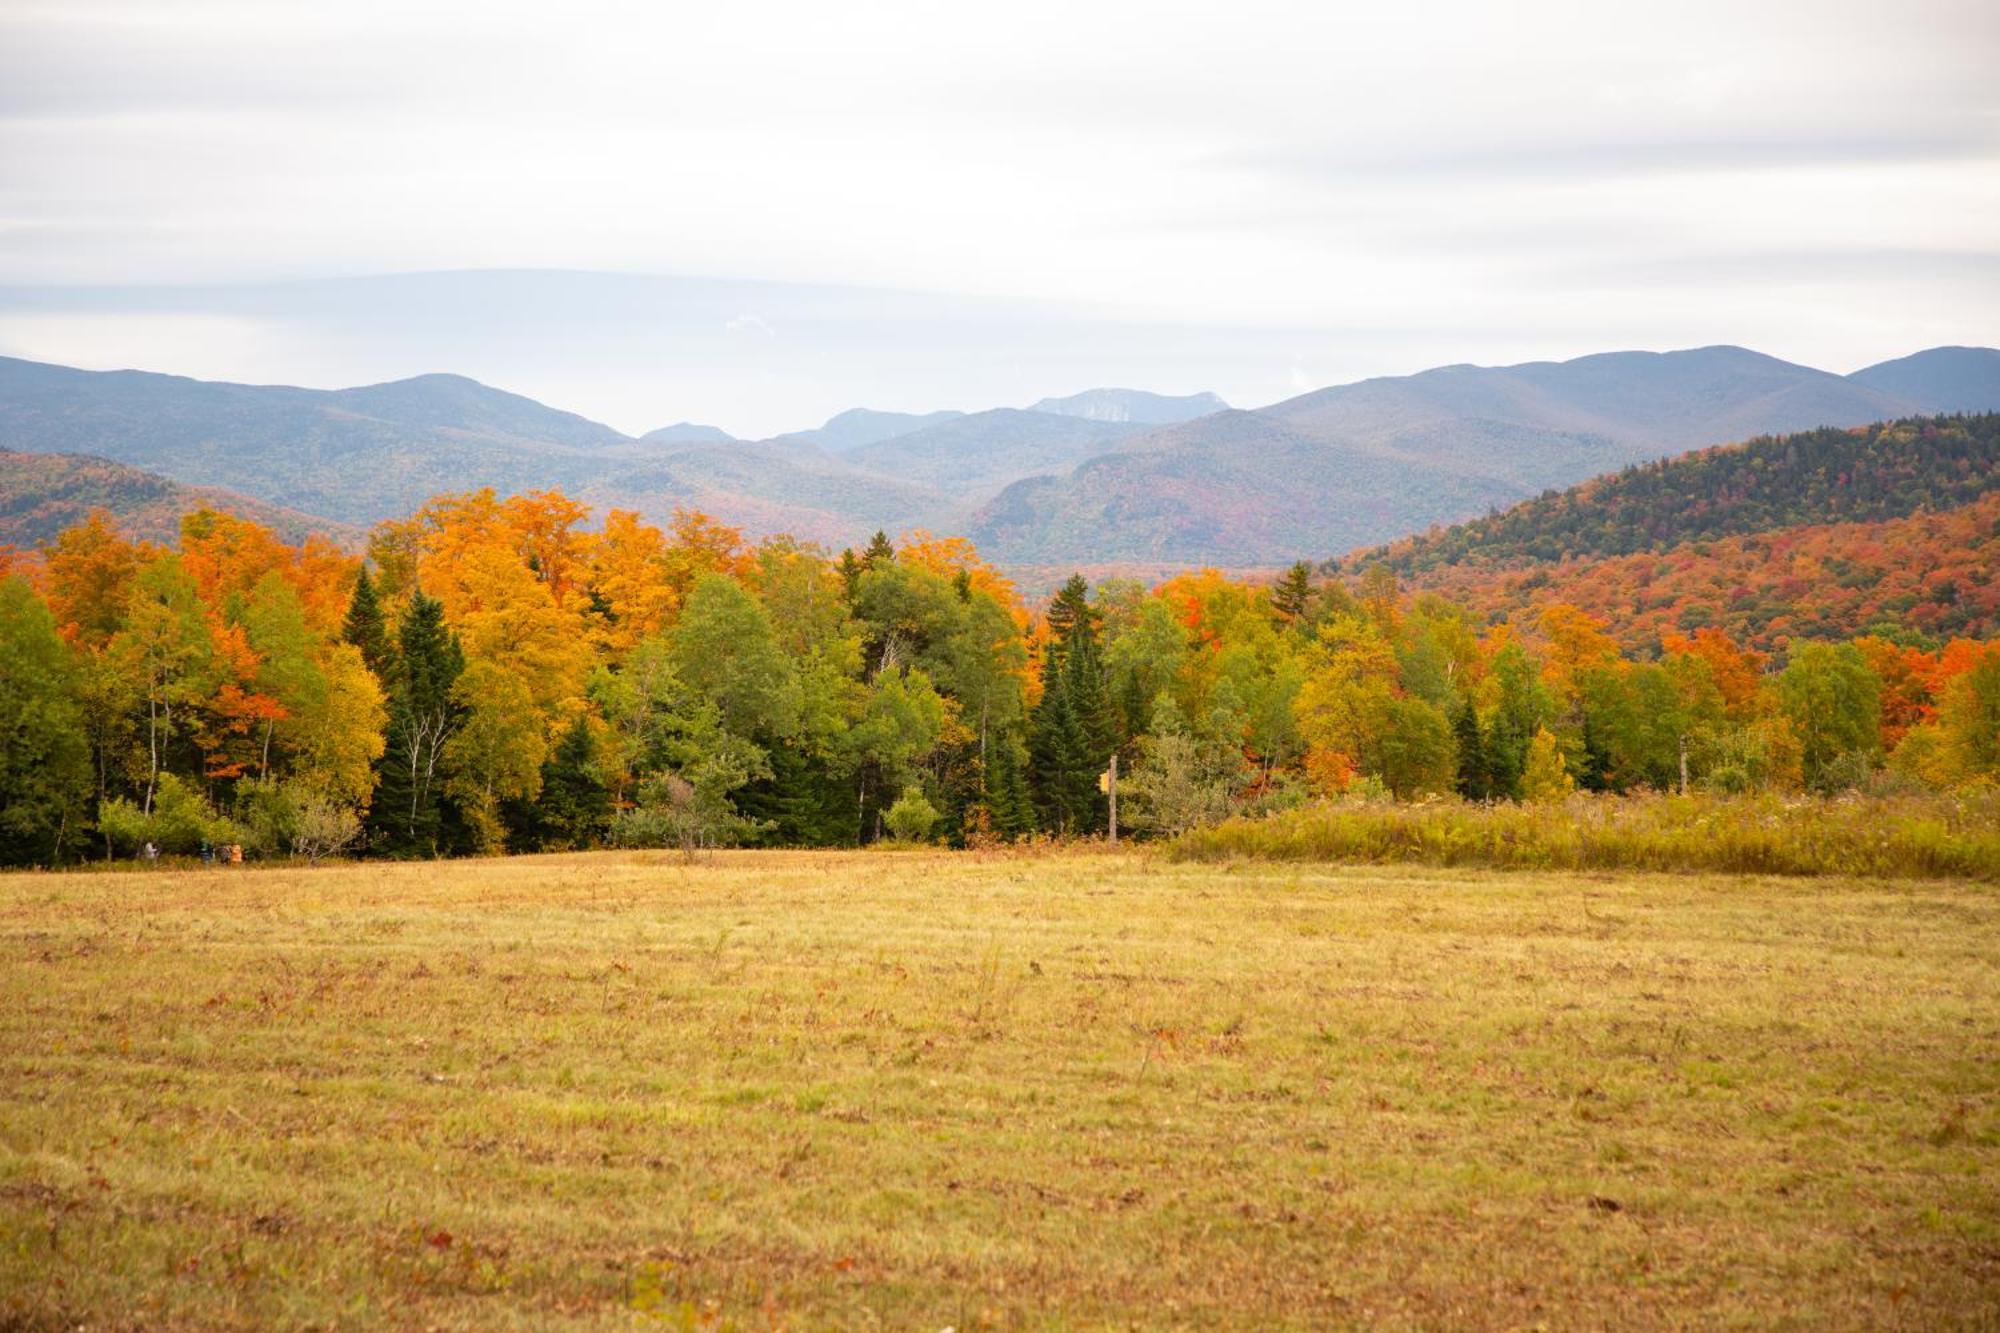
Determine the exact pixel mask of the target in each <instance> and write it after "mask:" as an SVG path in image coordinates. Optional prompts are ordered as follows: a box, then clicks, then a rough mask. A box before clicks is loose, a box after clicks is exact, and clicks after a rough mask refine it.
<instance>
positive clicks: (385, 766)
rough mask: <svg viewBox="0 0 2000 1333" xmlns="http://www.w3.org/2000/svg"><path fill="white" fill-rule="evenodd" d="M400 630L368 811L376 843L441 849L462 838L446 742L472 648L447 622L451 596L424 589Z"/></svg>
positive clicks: (399, 849) (402, 851)
mask: <svg viewBox="0 0 2000 1333" xmlns="http://www.w3.org/2000/svg"><path fill="white" fill-rule="evenodd" d="M397 637H398V640H399V647H400V649H401V652H400V654H399V656H400V659H401V660H400V670H399V671H398V672H397V679H396V688H395V691H394V693H393V694H392V696H391V699H390V704H389V727H388V734H387V736H386V738H385V739H386V742H387V744H386V747H385V748H384V750H383V753H382V758H381V760H380V772H381V780H380V781H379V782H378V783H377V784H376V787H375V801H374V804H373V805H372V806H371V807H370V808H369V812H368V833H369V845H370V846H371V847H373V848H375V849H376V850H379V851H382V852H385V853H387V854H388V855H391V856H436V855H438V854H439V853H440V852H441V851H443V850H444V849H445V848H446V847H447V846H448V845H450V844H451V843H452V842H454V841H455V838H454V837H453V835H452V829H453V828H454V827H455V818H454V816H455V812H453V811H451V810H449V809H448V808H447V802H446V801H445V799H444V779H445V772H444V749H445V745H446V743H447V742H449V741H450V740H451V738H452V736H453V734H454V733H455V732H456V731H457V730H458V727H459V724H460V722H461V720H462V718H463V714H464V708H463V706H462V705H460V704H459V703H458V702H457V700H455V699H454V698H453V697H452V686H454V685H455V684H457V683H458V677H459V674H460V673H461V672H462V671H464V670H465V654H464V652H463V651H462V650H461V649H460V648H459V645H458V636H457V635H455V634H453V633H451V632H450V631H449V630H447V629H446V628H445V623H444V604H443V603H442V602H439V601H438V600H437V599H435V598H432V597H426V596H424V594H423V593H422V591H421V590H420V591H418V592H417V593H416V595H415V596H414V597H412V598H411V599H410V606H409V610H408V612H407V613H406V614H405V615H404V617H403V623H402V627H401V629H400V632H399V633H398V636H397Z"/></svg>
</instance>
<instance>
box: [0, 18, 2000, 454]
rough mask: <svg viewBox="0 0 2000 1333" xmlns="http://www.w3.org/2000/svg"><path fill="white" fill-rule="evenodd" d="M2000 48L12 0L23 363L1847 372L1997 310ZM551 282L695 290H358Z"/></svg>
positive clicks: (937, 387) (679, 410)
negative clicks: (1542, 364) (1705, 359)
mask: <svg viewBox="0 0 2000 1333" xmlns="http://www.w3.org/2000/svg"><path fill="white" fill-rule="evenodd" d="M1996 68H2000V4H1996V3H1994V2H1993V0H1966V2H1964V3H1955V2H1954V3H1926V2H1923V0H1919V2H1917V3H1905V4H1901V5H1886V4H1882V3H1880V0H1872V2H1871V3H1866V4H1862V3H1849V2H1848V0H1799V2H1797V3H1782V2H1780V3H1773V2H1769V0H1758V2H1756V3H1750V2H1747V0H1731V2H1730V3H1717V4H1703V3H1675V4H1648V5H1643V6H1640V5H1621V4H1615V3H1608V2H1607V0H1590V2H1588V3H1578V4H1558V3H1528V4H1506V5H1502V4H1491V3H1466V4H1443V5H1440V4H1420V3H1404V4H1397V5H1368V6H1359V5H1356V6H1340V5H1333V4H1327V3H1285V4H1276V3H1258V2H1257V0H1236V2H1235V3H1231V4H1227V5H1219V4H1216V3H1214V2H1213V0H1204V2H1203V3H1199V4H1187V5H1182V4H1174V3H1162V2H1160V0H1153V2H1152V3H1145V4H1132V5H1124V4H1103V3H1093V2H1091V0H1062V3H1047V4H1044V3H1036V2H1035V0H1015V2H1013V3H1009V4H1006V5H980V6H970V5H951V4H945V3H939V2H938V0H926V2H923V3H911V4H897V3H890V4H865V3H861V0H851V2H850V3H827V2H826V0H806V2H804V3H797V4H791V3H750V2H745V0H734V2H733V3H715V2H714V0H709V2H708V3H702V4H693V5H678V4H671V3H665V4H663V3H633V4H605V3H588V2H586V0H566V3H562V4H550V3H542V2H538V3H533V4H525V3H524V4H515V3H508V2H506V0H467V2H466V3H430V4H425V3H415V2H413V0H394V2H393V3H377V2H376V0H341V2H340V3H312V4H307V3H287V2H286V0H240V2H231V0H221V2H215V0H132V2H129V3H128V2H124V0H53V2H51V3H36V2H33V0H29V2H25V3H24V2H23V0H0V285H4V288H5V290H0V352H4V353H7V354H12V355H19V356H30V357H37V358H39V359H47V360H59V361H65V362H68V363H71V364H79V365H88V366H93V367H104V366H114V365H136V366H140V367H142V368H147V369H163V370H174V371H180V372H184V373H192V374H199V375H204V376H210V377H217V378H237V379H278V380H289V381H292V382H301V383H309V384H321V385H337V384H342V383H349V382H355V381H357V380H367V379H380V378H388V377H393V376H395V375H400V374H411V373H417V372H421V371H426V370H455V371H461V372H464V373H468V374H473V375H477V376H478V377H480V378H482V379H488V380H492V381H494V382H497V383H500V384H502V385H503V386H504V387H508V388H514V389H518V390H521V391H523V392H529V393H533V394H535V395H536V396H537V397H542V398H545V399H547V400H549V401H552V402H555V403H557V404H559V405H561V406H565V407H570V408H572V409H574V410H578V411H583V412H585V413H587V414H590V415H594V416H598V417H600V418H603V419H607V420H609V421H611V422H612V423H613V424H614V425H618V426H621V427H624V428H627V429H632V430H641V429H645V428H648V427H651V426H655V425H660V424H664V423H665V422H667V421H671V420H676V419H680V418H683V417H689V418H694V419H698V420H713V421H715V422H716V423H717V424H720V425H722V426H724V427H726V428H728V429H731V430H735V431H738V432H741V433H768V432H772V431H777V430H782V429H788V428H793V427H797V426H800V425H804V424H807V423H809V422H812V421H816V420H818V419H819V418H822V417H824V416H826V415H827V414H828V413H830V412H831V411H834V410H837V409H838V408H841V407H844V406H849V405H853V404H854V403H857V402H866V403H869V404H870V405H873V406H880V407H896V408H911V409H915V408H929V407H938V406H959V407H979V406H985V405H989V404H991V403H998V402H1026V401H1029V400H1031V399H1033V398H1035V397H1038V396H1041V395H1043V394H1047V393H1064V392H1071V391H1074V390H1076V389H1080V388H1085V387H1090V386H1091V385H1093V384H1097V383H1104V382H1134V383H1136V384H1137V385H1138V387H1146V388H1154V389H1159V390H1162V391H1173V392H1190V391H1193V390H1196V389H1214V390H1216V391H1218V392H1220V393H1222V394H1223V395H1224V396H1225V397H1227V398H1229V399H1231V401H1233V402H1237V403H1239V404H1242V405H1246V406H1249V405H1256V404H1258V403H1262V402H1267V401H1271V400H1274V399H1277V398H1281V397H1285V396H1287V395H1289V394H1291V393H1295V392H1298V391H1300V390H1301V389H1304V388H1309V387H1315V386H1318V385H1322V384H1327V383H1336V382H1341V381H1344V380H1349V379H1354V378H1357V377H1360V376H1362V375H1366V374H1374V373H1401V372H1406V371H1412V370H1417V369H1421V368H1423V367H1425V366H1428V365H1433V364H1438V363H1443V362H1451V361H1479V362H1489V363H1494V362H1507V361H1516V360H1523V359H1532V358H1540V357H1564V356H1571V355H1577V354H1581V353H1585V352H1590V351H1599V350H1610V349H1614V348H1625V347H1650V348H1662V349H1664V348H1669V347H1677V346H1690V345H1699V344H1703V343H1714V342H1734V343H1742V344H1745V345H1749V346H1753V347H1757V348H1759V349H1760V350H1764V351H1769V352H1772V353H1774V354H1777V355H1781V356H1786V357H1789V358H1791V359H1794V360H1800V361H1805V362H1808V363H1810V364H1814V365H1820V366H1824V367H1826V368H1829V369H1834V370H1840V371H1846V370H1851V369H1854V368H1856V367H1858V366H1860V365H1863V364H1867V363H1869V362H1871V361H1875V360H1879V359H1883V358H1886V357H1889V356H1895V355H1900V354H1902V353H1905V352H1908V351H1912V350H1915V349H1917V348H1919V347H1924V346H1929V345H1933V344H1937V343H1946V342H1957V343H1984V344H1995V343H2000V79H1996V78H1995V75H1994V71H1995V70H1996ZM522 269H526V270H546V271H580V272H585V273H589V274H599V275H602V274H619V273H631V274H644V275H654V276H655V278H656V279H666V280H656V281H651V282H647V283H638V284H635V285H634V287H633V289H632V291H633V293H635V294H633V295H629V296H627V297H621V296H620V295H619V293H618V290H617V284H615V283H607V282H606V280H604V279H603V278H601V277H585V276H579V277H577V278H575V279H574V281H569V282H565V281H561V280H559V279H560V278H561V273H560V272H545V273H542V274H539V275H528V276H527V277H524V276H523V275H519V274H515V275H511V276H510V275H506V274H497V275H490V278H489V279H477V278H476V275H475V278H467V279H461V280H455V281H454V282H453V283H451V284H447V285H445V286H443V287H425V286H423V284H422V283H420V282H419V283H416V284H415V285H413V284H412V283H411V282H407V281H406V282H403V283H399V284H388V285H386V286H385V285H383V284H372V285H371V284H368V283H357V282H354V281H353V280H356V279H362V278H367V277H369V276H371V275H384V274H423V273H430V272H437V271H455V270H522ZM530 278H531V279H532V280H529V279H530ZM690 279H694V280H700V281H692V282H691V281H687V280H690ZM163 287H171V288H182V289H184V290H177V291H161V290H158V289H159V288H163ZM81 288H97V289H99V290H95V291H85V290H79V289H81ZM440 293H442V294H444V295H446V296H452V294H456V295H455V296H452V299H453V300H454V301H456V304H449V305H447V307H446V308H444V309H441V310H440V309H434V308H431V303H433V302H434V301H435V300H436V299H438V298H439V295H440ZM371 296H372V297H381V298H382V300H381V301H380V302H379V303H377V304H376V305H374V306H371V305H370V301H369V300H368V299H365V298H369V297H371ZM391 298H393V299H391Z"/></svg>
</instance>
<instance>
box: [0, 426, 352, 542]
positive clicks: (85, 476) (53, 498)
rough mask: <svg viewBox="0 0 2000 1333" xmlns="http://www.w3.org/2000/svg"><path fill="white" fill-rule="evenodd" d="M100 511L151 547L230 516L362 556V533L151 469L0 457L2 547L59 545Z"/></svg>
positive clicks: (79, 457)
mask: <svg viewBox="0 0 2000 1333" xmlns="http://www.w3.org/2000/svg"><path fill="white" fill-rule="evenodd" d="M93 509H104V510H108V511H109V512H110V513H111V514H112V515H114V516H115V517H116V518H117V520H118V525H119V527H120V528H122V529H123V530H124V531H126V532H128V533H130V534H131V535H132V536H134V537H137V538H140V539H141V540H144V541H154V542H164V541H171V540H173V539H174V537H175V536H176V535H177V534H178V533H179V531H180V520H181V515H182V514H185V513H187V512H189V511H190V510H195V509H222V510H227V511H228V512H230V513H232V514H240V515H242V516H243V517H244V518H247V519H250V520H251V521H252V522H256V523H261V524H263V525H264V526H266V527H268V528H270V529H272V530H273V531H274V532H276V533H277V534H278V535H279V536H280V537H282V538H283V539H284V540H285V541H287V542H292V543H297V542H300V541H302V540H304V539H305V538H306V536H307V535H309V534H311V533H319V534H320V535H322V536H325V537H328V538H330V539H332V540H333V541H334V542H335V543H337V544H338V545H340V546H341V547H343V548H345V549H348V550H359V549H360V547H361V544H362V541H363V533H362V532H361V530H360V529H359V528H356V527H353V526H350V525H349V524H345V523H336V522H333V521H332V520H330V519H323V518H317V517H315V516H313V515H311V514H301V513H299V512H297V511H296V510H291V509H286V508H284V507H283V506H281V505H274V504H267V503H265V502H264V501H262V500H257V499H252V498H251V497H250V496H247V495H243V494H241V493H239V492H236V491H227V490H222V489H220V488H218V487H211V486H183V485H181V484H180V483H179V482H176V481H169V480H168V479H167V478H165V477H162V476H160V475H158V474H157V473H152V472H147V471H145V470H144V469H143V468H136V467H128V466H127V465H126V464H124V463H114V462H112V461H110V460H109V459H105V458H91V457H89V456H87V455H83V454H23V453H15V452H12V451H11V450H7V449H0V547H5V546H13V547H18V548H21V549H26V548H29V547H35V546H40V545H42V544H43V543H44V542H49V541H53V540H54V539H55V537H56V536H57V534H59V533H61V532H62V531H63V530H64V529H65V528H68V527H71V526H73V525H75V524H77V523H81V522H83V521H84V519H86V518H88V517H89V516H90V511H91V510H93Z"/></svg>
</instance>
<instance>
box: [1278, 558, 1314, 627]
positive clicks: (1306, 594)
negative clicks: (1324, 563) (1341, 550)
mask: <svg viewBox="0 0 2000 1333" xmlns="http://www.w3.org/2000/svg"><path fill="white" fill-rule="evenodd" d="M1312 599H1313V582H1312V564H1311V562H1310V561H1305V560H1301V561H1299V562H1298V563H1297V564H1295V565H1293V566H1292V567H1291V568H1290V569H1288V570H1286V571H1285V576H1284V577H1283V578H1281V579H1279V580H1278V583H1277V586H1276V587H1274V588H1272V589H1271V609H1272V610H1274V611H1276V612H1277V613H1278V614H1279V615H1280V616H1282V617H1284V620H1285V623H1286V624H1288V625H1292V626H1295V627H1298V628H1300V629H1303V628H1305V627H1306V623H1307V622H1306V612H1307V611H1309V610H1311V609H1312Z"/></svg>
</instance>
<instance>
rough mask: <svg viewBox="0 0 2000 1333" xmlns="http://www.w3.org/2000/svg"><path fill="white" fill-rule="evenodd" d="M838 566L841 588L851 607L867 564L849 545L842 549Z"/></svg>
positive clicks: (858, 591)
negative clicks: (863, 562)
mask: <svg viewBox="0 0 2000 1333" xmlns="http://www.w3.org/2000/svg"><path fill="white" fill-rule="evenodd" d="M878 535H879V534H878ZM836 568H837V569H838V570H839V572H840V586H841V590H842V592H843V594H844V595H845V597H846V600H847V604H848V605H849V606H850V607H851V606H853V605H854V599H855V597H856V595H858V594H859V593H860V591H861V574H862V571H863V570H864V569H865V568H866V566H864V565H863V564H862V563H861V561H860V560H859V559H858V558H857V557H856V556H855V554H854V548H853V547H852V546H849V547H847V548H845V549H844V550H842V551H841V553H840V564H839V565H838V566H836Z"/></svg>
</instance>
